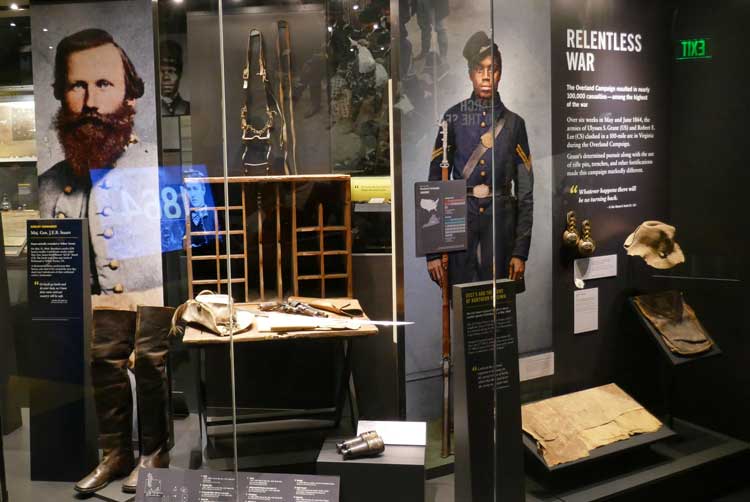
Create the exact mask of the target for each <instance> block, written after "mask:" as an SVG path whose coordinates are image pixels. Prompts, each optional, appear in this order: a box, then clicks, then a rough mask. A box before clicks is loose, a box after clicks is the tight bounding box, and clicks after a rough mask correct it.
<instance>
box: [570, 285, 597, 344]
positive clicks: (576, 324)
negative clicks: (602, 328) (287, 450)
mask: <svg viewBox="0 0 750 502" xmlns="http://www.w3.org/2000/svg"><path fill="white" fill-rule="evenodd" d="M598 329H599V288H589V289H581V290H578V291H574V292H573V333H574V334H578V333H587V332H589V331H596V330H598Z"/></svg>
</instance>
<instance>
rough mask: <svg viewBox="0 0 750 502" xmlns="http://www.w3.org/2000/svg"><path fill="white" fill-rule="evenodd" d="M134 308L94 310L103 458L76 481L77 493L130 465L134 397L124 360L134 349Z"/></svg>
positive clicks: (122, 472) (96, 486) (92, 489)
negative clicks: (131, 310) (131, 309)
mask: <svg viewBox="0 0 750 502" xmlns="http://www.w3.org/2000/svg"><path fill="white" fill-rule="evenodd" d="M134 332H135V312H130V311H125V310H109V309H101V310H99V309H96V310H94V330H93V336H92V341H91V382H92V384H93V387H94V402H95V403H96V416H97V419H98V421H99V445H100V446H101V447H102V449H103V450H104V454H103V456H102V460H101V462H100V463H99V465H98V466H97V467H96V468H95V469H94V470H93V471H91V473H90V474H89V475H88V476H86V477H85V478H83V479H82V480H81V481H79V482H78V483H76V486H75V489H76V491H78V492H80V493H93V492H96V491H98V490H101V489H102V488H104V487H105V486H107V485H108V484H109V483H110V481H113V480H115V479H118V478H122V477H123V476H127V474H128V473H129V472H130V471H131V470H132V469H133V465H134V461H133V444H132V435H133V425H132V424H133V398H132V394H131V390H130V379H129V378H128V370H127V362H128V357H129V356H130V353H131V352H132V351H133V333H134Z"/></svg>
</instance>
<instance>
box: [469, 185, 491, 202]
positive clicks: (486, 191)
mask: <svg viewBox="0 0 750 502" xmlns="http://www.w3.org/2000/svg"><path fill="white" fill-rule="evenodd" d="M471 195H473V196H474V197H476V198H477V199H486V198H487V197H489V196H490V186H489V185H484V184H482V185H474V186H473V187H472V189H471Z"/></svg>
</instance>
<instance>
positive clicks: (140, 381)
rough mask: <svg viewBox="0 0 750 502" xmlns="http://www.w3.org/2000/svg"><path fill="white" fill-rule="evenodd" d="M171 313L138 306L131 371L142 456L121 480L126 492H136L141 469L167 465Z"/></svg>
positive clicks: (157, 308)
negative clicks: (133, 360) (168, 356)
mask: <svg viewBox="0 0 750 502" xmlns="http://www.w3.org/2000/svg"><path fill="white" fill-rule="evenodd" d="M173 314H174V309H173V308H170V307H144V306H139V307H138V318H137V322H136V328H135V368H134V371H135V382H136V395H137V396H138V425H139V430H140V436H141V452H140V453H141V456H140V459H139V460H138V464H137V465H136V466H135V468H134V469H133V471H132V472H131V473H130V475H129V476H128V477H127V479H125V481H123V483H122V490H123V491H124V492H126V493H135V490H136V487H137V486H138V473H139V472H140V470H141V469H146V468H149V469H150V468H160V467H161V468H166V467H169V431H170V423H169V420H170V416H169V385H168V382H167V355H168V353H169V330H170V328H171V327H172V315H173Z"/></svg>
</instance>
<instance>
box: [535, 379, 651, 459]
mask: <svg viewBox="0 0 750 502" xmlns="http://www.w3.org/2000/svg"><path fill="white" fill-rule="evenodd" d="M521 416H522V419H523V430H524V431H525V432H526V433H527V434H529V435H531V437H533V438H534V439H535V440H536V443H537V447H538V449H539V453H540V454H541V455H542V457H543V458H544V461H545V462H546V463H547V465H548V466H549V467H554V466H556V465H559V464H563V463H565V462H572V461H573V460H578V459H580V458H584V457H588V456H589V452H591V451H592V450H594V449H595V448H599V447H600V446H605V445H608V444H612V443H615V442H617V441H622V440H624V439H628V438H629V437H630V436H633V435H635V434H642V433H646V432H655V431H657V430H659V428H660V427H661V425H662V424H661V422H660V421H659V420H657V419H656V417H654V416H653V415H652V414H651V413H649V412H648V411H646V409H645V408H644V407H643V406H641V405H640V404H638V403H637V402H636V401H635V400H633V398H631V397H630V396H628V395H627V394H626V393H625V392H624V391H623V390H622V389H620V388H619V387H618V386H617V385H615V384H608V385H604V386H601V387H595V388H593V389H588V390H584V391H580V392H574V393H572V394H566V395H564V396H558V397H553V398H551V399H546V400H544V401H538V402H536V403H529V404H526V405H524V406H523V407H522V408H521Z"/></svg>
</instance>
